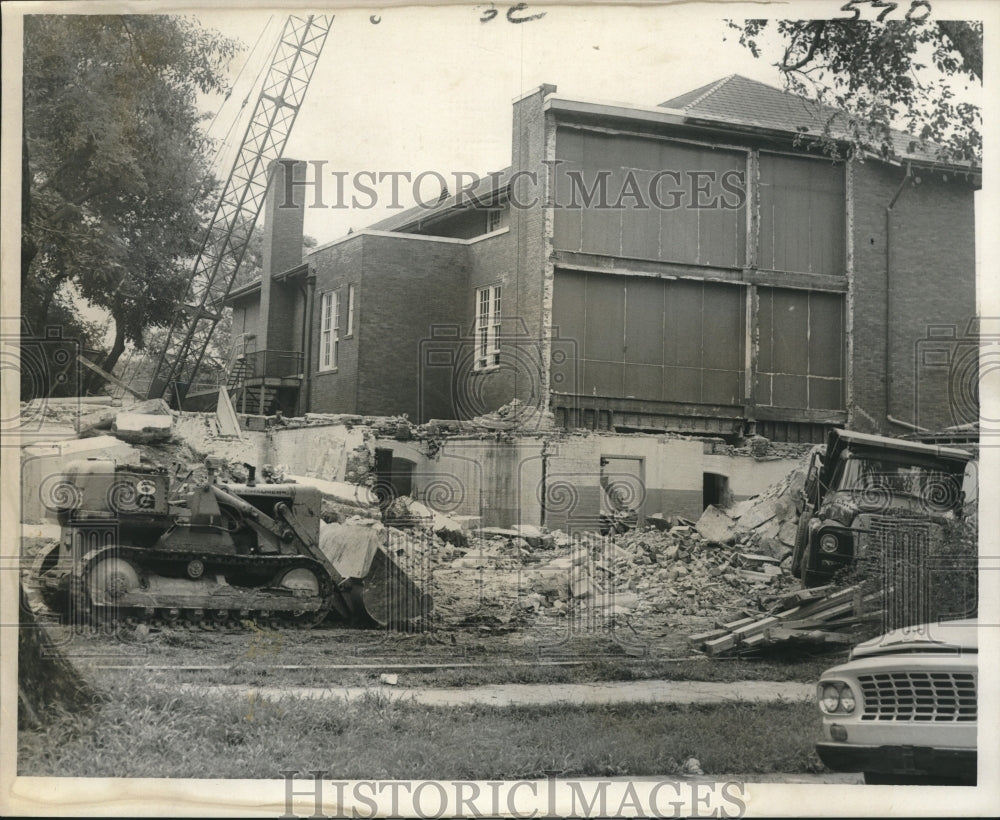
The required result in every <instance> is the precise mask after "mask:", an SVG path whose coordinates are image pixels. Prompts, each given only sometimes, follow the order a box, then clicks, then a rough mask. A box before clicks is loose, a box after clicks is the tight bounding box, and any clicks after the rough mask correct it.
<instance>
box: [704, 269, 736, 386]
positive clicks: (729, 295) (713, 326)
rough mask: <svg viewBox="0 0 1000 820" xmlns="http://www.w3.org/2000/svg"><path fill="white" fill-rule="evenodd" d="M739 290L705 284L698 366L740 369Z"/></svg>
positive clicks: (731, 287)
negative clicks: (700, 364)
mask: <svg viewBox="0 0 1000 820" xmlns="http://www.w3.org/2000/svg"><path fill="white" fill-rule="evenodd" d="M743 295H744V292H743V289H742V288H740V287H737V286H734V285H722V284H718V283H714V282H706V283H705V285H704V305H705V314H704V319H703V321H704V330H703V333H702V339H703V348H702V349H703V354H702V365H703V366H705V367H710V368H721V369H725V370H740V369H742V367H743V314H744V311H743Z"/></svg>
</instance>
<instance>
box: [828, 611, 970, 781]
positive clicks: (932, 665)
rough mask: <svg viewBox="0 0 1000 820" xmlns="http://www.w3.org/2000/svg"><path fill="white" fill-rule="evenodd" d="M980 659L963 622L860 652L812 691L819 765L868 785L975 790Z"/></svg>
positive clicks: (909, 632)
mask: <svg viewBox="0 0 1000 820" xmlns="http://www.w3.org/2000/svg"><path fill="white" fill-rule="evenodd" d="M977 658H978V655H977V626H976V621H975V620H968V619H967V620H960V621H943V622H940V623H935V624H923V625H920V626H912V627H908V628H906V629H897V630H894V631H892V632H888V633H886V634H885V635H882V636H880V637H878V638H874V639H873V640H870V641H866V642H864V643H861V644H858V645H857V646H856V647H854V649H853V650H852V652H851V655H850V659H849V660H848V662H847V663H845V664H842V665H841V666H835V667H833V668H832V669H828V670H827V671H826V672H824V673H823V675H822V677H821V678H820V681H819V683H818V684H817V692H816V695H817V699H818V701H819V709H820V711H821V712H822V713H823V740H822V741H821V742H820V743H817V744H816V751H817V753H818V754H819V757H820V760H822V761H823V763H824V765H826V766H827V767H828V768H830V769H833V770H834V771H845V772H863V773H864V777H865V783H881V784H887V783H888V784H899V785H906V784H926V785H975V784H976V709H977V693H976V684H977Z"/></svg>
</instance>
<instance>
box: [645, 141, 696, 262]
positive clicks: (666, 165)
mask: <svg viewBox="0 0 1000 820" xmlns="http://www.w3.org/2000/svg"><path fill="white" fill-rule="evenodd" d="M700 153H701V152H700V151H699V150H698V149H697V148H694V147H691V146H686V145H681V144H678V143H671V142H662V143H660V146H659V166H658V168H659V170H661V171H668V172H671V173H670V175H665V176H662V177H660V178H659V181H658V183H657V185H656V191H657V197H658V199H659V201H660V205H661V206H662V207H657V206H655V205H654V207H656V209H657V211H658V212H659V216H660V259H663V260H665V261H669V262H686V263H688V264H697V263H698V212H697V211H696V210H694V209H692V208H690V207H688V205H689V198H690V181H689V176H688V171H689V170H692V169H697V168H698V166H699V154H700Z"/></svg>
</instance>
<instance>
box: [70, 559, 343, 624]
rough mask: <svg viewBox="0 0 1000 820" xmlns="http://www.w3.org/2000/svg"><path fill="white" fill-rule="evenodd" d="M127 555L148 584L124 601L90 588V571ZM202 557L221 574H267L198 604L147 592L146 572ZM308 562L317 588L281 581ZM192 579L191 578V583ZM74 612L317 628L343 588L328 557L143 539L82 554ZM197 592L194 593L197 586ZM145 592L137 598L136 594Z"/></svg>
mask: <svg viewBox="0 0 1000 820" xmlns="http://www.w3.org/2000/svg"><path fill="white" fill-rule="evenodd" d="M109 558H110V559H114V560H118V561H126V562H128V563H129V564H131V565H132V566H133V567H135V568H137V569H138V574H139V577H140V578H141V579H142V581H144V582H147V588H146V589H144V588H142V587H140V589H139V590H138V591H137V592H134V593H129V592H126V593H123V594H122V595H121V596H120V597H121V598H122V599H123V600H124V603H123V604H120V603H117V602H114V601H113V602H110V603H107V602H105V601H103V600H101V599H103V598H104V596H103V595H96V600H95V592H96V590H93V589H91V588H89V585H88V579H90V578H92V577H93V573H94V571H95V570H96V569H97V568H98V567H99V565H100V564H101V562H103V561H104V560H106V559H109ZM194 560H198V561H201V562H202V563H203V565H204V568H205V569H204V571H205V573H206V575H207V574H209V573H211V574H212V575H215V576H222V577H224V576H226V575H227V574H232V573H239V572H242V573H253V572H261V571H265V572H266V573H267V574H268V577H269V580H268V581H267V582H265V584H263V585H260V586H256V587H249V588H248V587H242V586H230V585H229V584H228V583H221V584H219V587H218V589H219V592H218V594H216V595H211V596H208V597H207V598H205V599H203V600H202V601H201V602H199V603H200V605H199V606H191V605H185V604H184V602H183V600H182V599H183V597H184V596H183V595H180V596H178V595H176V594H175V595H173V596H171V595H163V594H157V593H155V592H149V591H147V589H148V580H149V579H150V578H151V577H152V578H157V577H159V578H162V577H165V576H161V575H160V574H159V573H157V572H156V570H157V568H159V569H161V570H162V569H164V568H167V569H170V568H172V569H173V570H174V571H175V573H176V571H177V569H178V568H179V567H183V566H186V565H187V564H189V563H190V562H192V561H194ZM295 569H306V570H308V571H310V572H311V573H312V575H313V576H315V578H316V580H317V582H318V584H319V594H318V595H312V596H309V597H308V599H304V596H296V595H295V594H294V593H293V592H292V591H291V590H289V589H286V588H282V587H278V586H275V585H274V584H276V583H277V582H278V581H279V579H280V578H281V577H282V576H284V575H286V574H287V573H288V572H290V571H291V570H295ZM192 586H193V585H192ZM69 593H70V594H69V601H68V610H69V611H68V612H67V613H66V614H67V616H68V619H69V621H70V622H71V623H73V624H80V625H88V624H89V625H90V626H97V627H111V628H113V627H115V626H118V625H128V626H134V625H138V624H142V623H144V624H148V625H154V626H178V627H187V628H190V629H208V630H251V629H259V628H305V629H308V628H312V627H315V626H317V625H319V624H320V623H321V622H322V621H323V620H325V619H326V617H327V615H328V614H329V613H330V610H331V609H332V608H334V607H335V606H336V604H337V599H338V597H339V596H340V592H339V590H338V589H337V586H336V584H335V581H334V579H333V578H331V577H330V576H329V575H328V574H327V571H326V569H325V568H324V567H323V565H322V564H321V563H320V562H318V561H316V560H315V559H312V558H309V557H306V556H302V555H277V556H261V555H215V554H209V553H205V554H201V553H192V552H188V551H183V552H180V551H177V552H171V551H161V550H158V551H156V552H155V553H153V552H151V551H150V550H146V549H142V548H139V547H128V546H113V547H107V548H104V549H99V550H93V551H91V552H89V553H87V554H86V555H85V556H83V560H82V562H81V565H80V567H79V570H78V571H76V572H74V573H73V574H72V576H71V577H70V590H69ZM193 594H196V593H193ZM136 598H140V599H143V600H141V601H140V602H139V603H136V602H135V600H134V599H136ZM255 600H256V601H261V600H263V601H264V605H263V606H254V605H253V604H252V603H250V602H252V601H255Z"/></svg>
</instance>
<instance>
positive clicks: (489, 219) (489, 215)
mask: <svg viewBox="0 0 1000 820" xmlns="http://www.w3.org/2000/svg"><path fill="white" fill-rule="evenodd" d="M499 230H500V209H499V208H492V209H491V210H489V211H487V212H486V233H492V232H493V231H499Z"/></svg>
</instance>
